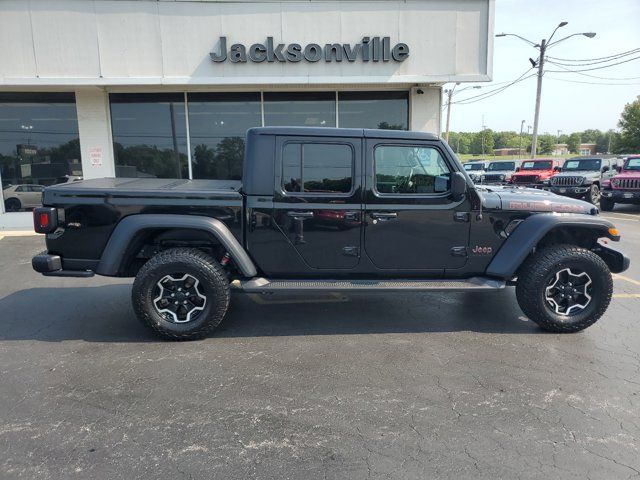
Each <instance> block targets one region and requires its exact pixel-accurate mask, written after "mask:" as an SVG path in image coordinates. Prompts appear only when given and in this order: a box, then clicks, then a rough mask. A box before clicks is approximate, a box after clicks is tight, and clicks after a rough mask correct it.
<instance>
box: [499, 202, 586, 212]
mask: <svg viewBox="0 0 640 480" xmlns="http://www.w3.org/2000/svg"><path fill="white" fill-rule="evenodd" d="M509 209H510V210H526V211H533V212H561V213H584V212H585V208H584V207H582V206H581V205H572V204H568V203H555V202H519V201H518V202H509Z"/></svg>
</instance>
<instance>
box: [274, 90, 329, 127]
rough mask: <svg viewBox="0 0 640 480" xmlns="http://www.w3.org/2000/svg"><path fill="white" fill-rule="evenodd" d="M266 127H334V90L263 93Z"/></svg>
mask: <svg viewBox="0 0 640 480" xmlns="http://www.w3.org/2000/svg"><path fill="white" fill-rule="evenodd" d="M264 124H265V126H267V127H273V126H288V127H335V126H336V94H335V92H292V93H285V92H269V93H265V94H264Z"/></svg>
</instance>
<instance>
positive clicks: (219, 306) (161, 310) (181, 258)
mask: <svg viewBox="0 0 640 480" xmlns="http://www.w3.org/2000/svg"><path fill="white" fill-rule="evenodd" d="M229 297H230V295H229V280H228V279H227V276H226V275H225V273H224V270H223V269H222V267H221V266H220V264H219V263H218V262H216V261H215V260H214V259H213V258H211V257H210V256H209V255H207V254H205V253H204V252H202V251H200V250H197V249H191V248H173V249H170V250H165V251H163V252H160V253H158V254H157V255H155V256H154V257H153V258H151V259H150V260H149V261H148V262H147V263H145V264H144V265H143V266H142V268H141V269H140V271H139V272H138V275H137V276H136V279H135V281H134V282H133V290H132V292H131V298H132V302H133V309H134V311H135V313H136V315H137V317H138V319H139V320H140V321H141V322H142V323H143V324H144V325H146V326H147V327H149V328H150V329H151V330H152V331H153V332H154V333H155V334H156V335H159V336H160V337H162V338H164V339H166V340H195V339H199V338H203V337H205V336H206V335H207V334H208V333H209V332H211V331H212V330H214V329H215V328H216V327H218V326H219V325H220V324H221V323H222V319H223V318H224V315H225V313H226V312H227V308H228V306H229Z"/></svg>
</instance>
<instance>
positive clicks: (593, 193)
mask: <svg viewBox="0 0 640 480" xmlns="http://www.w3.org/2000/svg"><path fill="white" fill-rule="evenodd" d="M586 200H587V202H589V203H591V204H593V205H597V204H598V202H599V201H600V187H598V185H596V184H595V183H594V184H593V185H591V187H589V191H588V192H587V195H586Z"/></svg>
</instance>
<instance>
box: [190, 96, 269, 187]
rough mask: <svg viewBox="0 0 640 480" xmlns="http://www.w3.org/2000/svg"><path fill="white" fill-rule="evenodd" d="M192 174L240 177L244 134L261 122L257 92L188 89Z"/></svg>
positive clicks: (230, 177) (221, 177) (204, 176)
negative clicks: (207, 91) (199, 91)
mask: <svg viewBox="0 0 640 480" xmlns="http://www.w3.org/2000/svg"><path fill="white" fill-rule="evenodd" d="M188 105H189V137H190V139H191V160H192V169H193V178H210V179H232V180H240V179H241V178H242V160H243V157H244V137H245V134H246V132H247V130H248V129H249V128H251V127H259V126H260V125H262V115H261V112H260V94H259V93H189V94H188Z"/></svg>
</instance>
